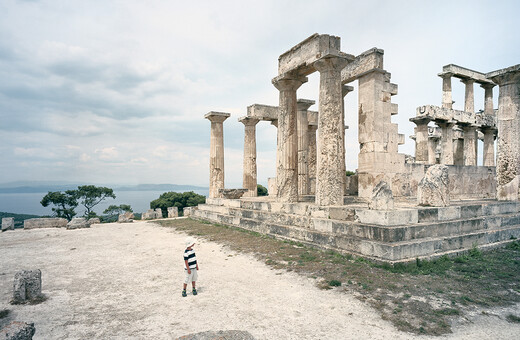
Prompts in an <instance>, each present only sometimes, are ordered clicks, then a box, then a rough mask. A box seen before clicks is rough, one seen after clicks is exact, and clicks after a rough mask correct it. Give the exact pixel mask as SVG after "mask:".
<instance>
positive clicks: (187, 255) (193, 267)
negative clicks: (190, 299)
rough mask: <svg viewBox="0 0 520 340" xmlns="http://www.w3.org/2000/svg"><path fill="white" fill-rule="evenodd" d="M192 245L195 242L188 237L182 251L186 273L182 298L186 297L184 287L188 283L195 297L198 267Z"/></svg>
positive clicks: (184, 287)
mask: <svg viewBox="0 0 520 340" xmlns="http://www.w3.org/2000/svg"><path fill="white" fill-rule="evenodd" d="M194 245H195V240H194V239H193V238H192V237H188V238H187V239H186V249H185V250H184V272H185V273H186V278H185V279H184V285H183V288H182V296H183V297H186V296H187V294H186V287H187V286H188V283H189V282H190V281H191V285H192V287H193V290H192V293H193V295H197V289H196V288H195V281H197V270H199V265H198V264H197V257H196V256H195V251H194V250H193V246H194Z"/></svg>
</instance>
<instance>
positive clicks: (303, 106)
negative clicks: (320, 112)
mask: <svg viewBox="0 0 520 340" xmlns="http://www.w3.org/2000/svg"><path fill="white" fill-rule="evenodd" d="M314 104H316V101H315V100H310V99H298V100H297V101H296V106H297V107H298V111H307V110H308V109H309V107H311V106H312V105H314Z"/></svg>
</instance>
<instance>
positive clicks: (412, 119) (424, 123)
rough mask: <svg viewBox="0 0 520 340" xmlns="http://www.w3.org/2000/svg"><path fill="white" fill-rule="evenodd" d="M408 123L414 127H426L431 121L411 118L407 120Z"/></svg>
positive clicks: (428, 118) (429, 119)
mask: <svg viewBox="0 0 520 340" xmlns="http://www.w3.org/2000/svg"><path fill="white" fill-rule="evenodd" d="M409 121H411V122H412V123H414V124H415V125H417V126H419V125H427V124H428V123H429V122H431V121H432V119H431V118H430V117H412V118H410V119H409Z"/></svg>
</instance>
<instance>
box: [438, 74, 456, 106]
mask: <svg viewBox="0 0 520 340" xmlns="http://www.w3.org/2000/svg"><path fill="white" fill-rule="evenodd" d="M452 75H453V74H451V73H444V74H439V76H440V77H441V78H442V107H444V108H447V109H451V108H453V99H452V96H451V76H452Z"/></svg>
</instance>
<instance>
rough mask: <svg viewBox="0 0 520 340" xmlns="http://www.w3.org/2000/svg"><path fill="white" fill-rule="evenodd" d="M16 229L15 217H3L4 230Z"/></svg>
mask: <svg viewBox="0 0 520 340" xmlns="http://www.w3.org/2000/svg"><path fill="white" fill-rule="evenodd" d="M5 230H14V217H4V218H2V231H5Z"/></svg>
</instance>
